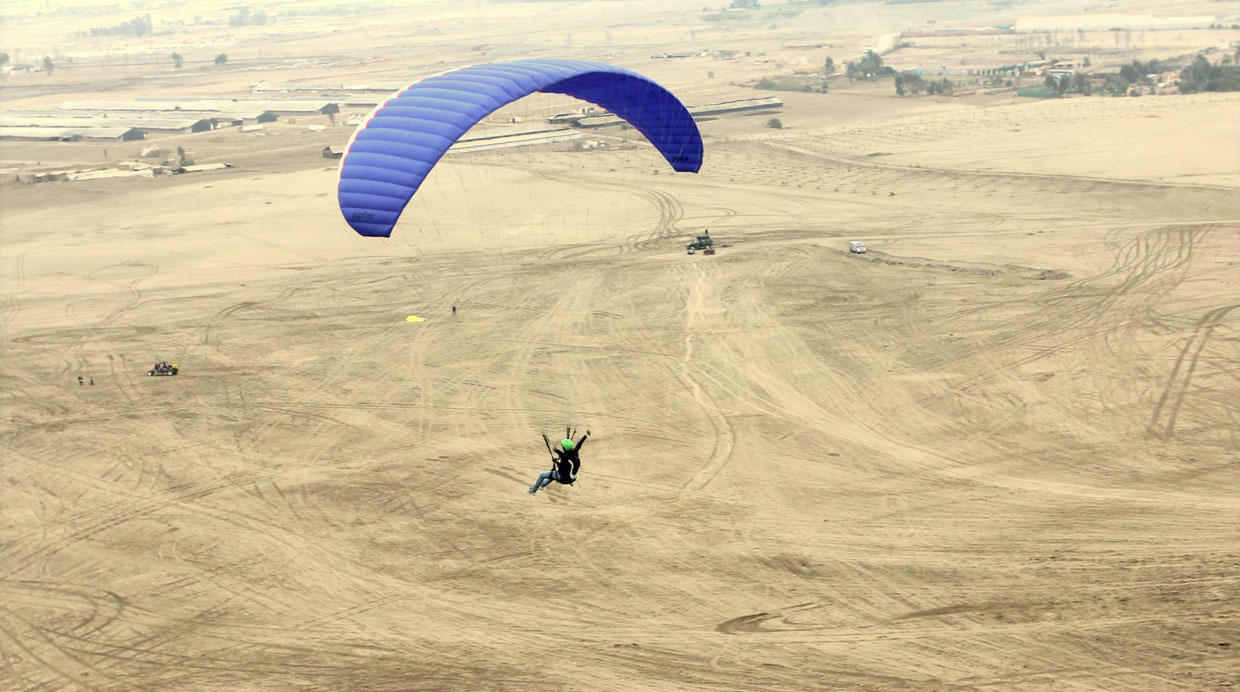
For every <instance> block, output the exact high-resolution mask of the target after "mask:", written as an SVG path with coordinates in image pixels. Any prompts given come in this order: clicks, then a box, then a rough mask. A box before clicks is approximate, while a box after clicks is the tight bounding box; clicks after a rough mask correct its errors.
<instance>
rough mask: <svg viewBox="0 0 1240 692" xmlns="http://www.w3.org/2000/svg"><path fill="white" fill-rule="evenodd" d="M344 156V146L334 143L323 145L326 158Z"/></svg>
mask: <svg viewBox="0 0 1240 692" xmlns="http://www.w3.org/2000/svg"><path fill="white" fill-rule="evenodd" d="M342 156H344V147H338V146H336V145H334V144H333V145H331V146H326V147H323V158H325V159H338V158H340V157H342Z"/></svg>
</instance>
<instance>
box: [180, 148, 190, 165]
mask: <svg viewBox="0 0 1240 692" xmlns="http://www.w3.org/2000/svg"><path fill="white" fill-rule="evenodd" d="M177 164H178V165H180V166H192V165H194V160H193V159H191V158H190V157H189V154H187V153H185V147H177Z"/></svg>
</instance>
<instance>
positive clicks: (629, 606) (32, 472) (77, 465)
mask: <svg viewBox="0 0 1240 692" xmlns="http://www.w3.org/2000/svg"><path fill="white" fill-rule="evenodd" d="M1055 7H1057V6H1055ZM1052 9H1054V8H1052ZM512 11H514V12H515V11H518V10H512ZM520 11H532V10H529V8H528V7H526V8H521V9H520ZM838 11H840V12H843V11H844V10H842V9H841V10H838ZM899 11H912V10H899ZM557 31H558V29H557ZM633 31H635V32H636V29H634V30H633ZM619 33H620V32H619V30H617V35H619ZM617 42H619V38H618V37H617ZM616 50H617V51H619V50H621V49H620V48H619V47H617V48H616ZM634 50H637V49H634ZM641 50H642V51H645V48H644V47H642V48H641ZM634 54H635V55H636V53H634ZM660 69H662V68H660ZM64 79H67V80H68V79H72V77H71V76H69V77H64ZM233 79H235V80H238V82H239V83H240V82H241V81H244V80H245V79H247V77H245V76H235V77H233ZM251 81H252V80H251ZM668 81H669V82H670V81H674V79H669V80H668ZM686 81H687V80H686ZM23 88H24V87H23ZM203 88H204V89H205V88H206V87H203ZM695 89H696V92H695V93H699V94H703V95H706V94H709V93H710V90H711V89H716V90H718V91H720V92H721V93H727V90H726V89H725V88H724V87H707V86H700V87H695ZM23 93H26V92H23ZM109 96H111V95H109ZM30 98H32V99H33V98H35V97H34V96H31V97H30ZM824 98H825V99H830V100H828V101H822V100H816V101H815V100H814V99H824ZM54 100H55V99H53V101H54ZM824 103H825V104H827V105H825V106H824V105H822V104H824ZM1238 116H1240V98H1237V96H1236V95H1234V94H1232V95H1198V96H1185V97H1175V98H1171V97H1166V98H1163V97H1159V98H1156V99H1155V98H1146V99H1077V100H1075V101H1067V100H1065V101H1055V102H1039V103H1032V102H1024V103H1017V102H1010V103H1009V102H1003V103H998V102H996V103H988V104H981V105H978V104H973V103H962V100H961V99H955V100H952V99H945V100H932V99H923V100H920V101H916V102H911V101H897V100H895V99H893V98H889V97H880V96H879V94H878V93H877V91H867V90H865V89H863V88H857V89H855V90H852V91H849V90H847V89H844V90H842V93H840V94H832V95H829V96H823V95H809V94H806V95H796V94H793V95H789V97H788V98H787V106H786V107H785V109H784V111H783V112H782V113H781V114H780V117H781V118H782V119H783V120H784V122H785V124H786V125H787V126H788V127H787V128H786V129H783V130H768V129H763V128H761V127H760V123H759V121H758V120H755V119H754V118H753V117H750V118H745V117H743V116H728V117H721V118H718V119H715V120H708V121H705V122H703V123H702V130H703V133H704V136H705V138H706V141H707V163H706V165H705V167H704V168H703V170H702V172H701V174H699V175H696V176H692V175H681V174H677V175H671V174H670V172H669V171H666V170H664V169H663V166H662V165H661V162H660V161H659V160H658V159H657V155H656V154H655V153H654V152H653V151H652V150H650V149H649V148H648V147H647V148H643V147H641V146H634V147H632V148H614V149H610V150H601V151H582V152H570V151H536V150H520V151H516V150H514V151H505V152H498V153H490V154H485V155H473V156H461V157H455V158H453V157H450V158H448V159H445V161H444V162H443V163H442V164H441V169H440V170H438V171H437V172H436V174H435V176H433V177H432V178H431V180H430V181H428V185H427V187H426V188H424V190H423V192H422V193H420V197H419V199H418V200H415V203H414V204H413V205H411V206H410V207H409V210H408V212H407V213H406V218H405V219H403V220H402V222H401V225H399V226H398V227H397V230H396V233H395V234H394V236H393V238H392V239H390V240H376V239H364V238H360V237H357V236H355V235H354V234H353V233H352V232H351V231H350V230H349V229H348V228H347V226H345V224H344V223H343V222H342V220H341V219H340V216H339V211H338V209H337V207H336V199H335V176H336V173H335V168H334V166H335V164H334V162H331V161H326V160H324V159H322V158H320V157H319V153H318V150H319V148H321V146H322V142H321V141H319V140H318V139H314V137H318V135H314V136H311V137H308V138H305V139H296V140H292V141H290V142H288V143H287V145H281V146H280V147H276V148H268V149H261V148H260V149H254V150H252V151H251V150H245V149H243V148H234V149H233V150H231V151H230V154H229V155H230V156H232V158H231V159H230V160H231V161H233V162H234V163H236V164H237V168H235V169H231V170H226V171H219V172H212V173H203V174H197V175H183V176H175V177H172V178H166V179H159V178H156V179H143V180H132V179H130V180H103V181H91V182H79V183H66V184H49V185H35V186H27V185H17V184H15V183H9V182H5V183H3V187H2V188H0V195H2V198H0V199H2V202H3V210H4V216H3V222H2V224H0V230H2V233H3V235H2V242H0V280H2V290H0V295H2V298H3V299H2V302H0V306H2V307H0V325H2V327H0V338H2V342H0V343H2V349H3V356H2V357H0V378H2V380H0V382H2V383H3V386H2V387H0V456H3V460H4V461H3V464H2V465H0V592H2V593H3V597H2V598H0V688H3V689H13V690H76V689H86V690H133V689H171V690H201V689H235V690H283V689H333V690H414V689H418V690H422V689H426V690H436V689H442V690H462V689H530V690H561V689H562V690H583V689H600V690H603V689H605V690H649V689H702V690H704V689H727V690H803V689H832V690H835V689H839V690H1133V691H1145V690H1214V689H1226V688H1228V687H1232V686H1235V685H1237V684H1240V675H1238V674H1237V666H1236V653H1235V649H1236V647H1237V646H1240V608H1238V607H1237V604H1236V598H1235V596H1236V593H1237V586H1238V585H1240V584H1238V582H1240V578H1238V573H1240V496H1238V495H1237V492H1236V490H1237V488H1238V487H1240V483H1238V481H1240V478H1238V477H1237V461H1238V459H1237V450H1238V449H1240V440H1238V439H1237V431H1238V430H1240V380H1238V379H1237V374H1236V373H1237V365H1238V364H1240V309H1238V308H1240V302H1238V301H1237V295H1240V187H1237V186H1238V185H1240V177H1237V171H1240V165H1238V163H1240V162H1238V161H1237V151H1238V150H1237V149H1236V148H1235V147H1227V146H1218V141H1219V138H1220V137H1222V138H1223V141H1227V140H1226V138H1227V136H1228V135H1229V134H1231V135H1233V136H1234V135H1235V132H1236V129H1235V123H1236V122H1237V118H1238ZM762 117H765V116H762ZM1100 122H1110V123H1112V124H1113V126H1112V127H1111V128H1107V127H1105V126H1100V125H1099V123H1100ZM1048 123H1053V124H1054V126H1053V127H1052V126H1050V125H1049V124H1048ZM1227 123H1230V124H1231V125H1230V132H1229V130H1228V125H1227ZM1014 127H1015V128H1021V129H1022V130H1023V131H1022V132H1021V133H1011V132H1010V130H1011V129H1013V128H1014ZM1064 132H1068V133H1070V135H1069V139H1068V142H1067V144H1066V145H1065V143H1064V139H1063V135H1064ZM1172 134H1174V136H1175V137H1176V138H1177V143H1176V145H1175V146H1167V145H1165V144H1151V140H1153V141H1154V142H1165V139H1166V138H1168V137H1169V136H1171V135H1172ZM333 136H335V137H337V138H339V137H340V135H339V134H336V135H333ZM193 137H195V138H198V139H192V138H190V139H185V140H184V141H190V142H200V143H201V144H198V145H197V146H198V147H199V148H200V150H202V151H207V150H209V149H210V147H212V146H215V147H218V148H219V150H220V151H225V150H227V147H228V146H231V145H229V144H228V142H229V141H232V140H229V139H226V138H225V135H223V134H218V133H212V134H209V135H194V136H193ZM213 138H214V139H213ZM277 139H278V137H277V135H273V141H276V140H277ZM171 141H181V140H171ZM1233 142H1234V140H1233ZM139 144H140V143H139ZM49 146H51V145H24V144H23V145H6V147H7V148H6V149H3V150H2V151H0V153H2V154H3V157H4V158H5V159H6V160H10V161H12V160H19V159H25V158H29V157H30V156H31V155H32V154H31V152H43V151H52V150H51V149H47V147H49ZM95 147H97V145H82V146H81V147H77V148H70V149H63V150H56V151H53V154H52V155H57V156H64V157H65V158H66V160H71V159H73V158H74V157H83V156H86V155H87V154H89V153H90V152H93V151H96V149H95ZM59 151H63V152H68V153H63V154H62V153H57V152H59ZM39 155H42V154H39ZM703 227H709V228H710V229H711V233H712V235H714V236H715V238H716V242H719V243H728V244H729V245H731V247H727V248H722V249H720V250H719V254H718V255H716V256H714V257H705V256H702V255H700V254H699V255H695V256H691V257H690V256H686V255H685V254H684V250H683V243H684V241H685V240H686V239H687V238H689V237H691V236H692V235H693V234H694V233H695V232H698V231H699V230H700V229H701V228H703ZM853 239H861V240H865V241H867V242H868V243H869V244H870V246H871V248H872V250H873V251H872V252H871V253H869V254H867V255H865V256H853V255H849V254H848V253H847V252H846V248H847V241H849V240H853ZM452 305H457V306H459V308H460V313H459V315H458V316H457V317H456V318H453V317H452V315H451V312H450V306H452ZM410 314H417V315H420V316H422V317H425V318H427V321H426V322H423V323H418V324H410V323H407V322H406V321H405V317H406V315H410ZM157 359H167V360H170V361H175V362H177V363H179V365H180V367H181V369H182V374H181V375H179V376H178V377H175V378H153V377H146V376H145V371H146V370H148V369H149V368H150V366H151V363H152V362H153V361H155V360H157ZM79 375H81V376H85V377H92V376H93V379H94V381H95V383H96V384H95V386H93V387H92V386H78V384H77V382H76V378H77V376H79ZM565 424H571V425H575V426H577V427H578V428H579V429H582V430H584V429H585V428H587V427H588V428H590V429H591V430H592V431H593V433H594V437H592V438H591V440H590V441H589V443H587V445H586V447H585V450H584V452H583V459H584V466H583V470H582V475H581V482H580V483H579V484H578V485H577V486H576V487H571V488H570V487H564V486H558V485H556V486H552V487H550V488H548V489H547V490H546V491H544V492H543V493H539V494H538V495H537V496H534V497H531V496H529V495H527V494H526V493H525V489H526V488H527V487H528V485H529V484H530V483H531V482H532V481H533V479H534V477H535V476H536V475H537V474H538V473H539V472H541V471H543V470H545V467H546V466H547V462H546V457H545V454H546V452H545V450H544V449H543V444H542V441H541V439H539V432H540V431H547V432H548V433H554V432H555V431H557V430H560V429H562V428H563V426H564V425H565Z"/></svg>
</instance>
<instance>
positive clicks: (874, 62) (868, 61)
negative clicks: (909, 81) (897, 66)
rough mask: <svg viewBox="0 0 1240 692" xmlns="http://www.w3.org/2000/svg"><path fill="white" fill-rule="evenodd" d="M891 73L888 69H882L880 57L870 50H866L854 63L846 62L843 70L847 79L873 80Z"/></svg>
mask: <svg viewBox="0 0 1240 692" xmlns="http://www.w3.org/2000/svg"><path fill="white" fill-rule="evenodd" d="M892 71H893V70H891V68H889V67H888V68H885V69H884V66H883V58H882V56H881V55H879V54H878V53H875V52H874V51H872V50H867V51H866V52H865V55H863V56H861V59H860V60H857V61H856V62H853V61H851V60H850V61H848V63H847V67H846V68H845V70H844V72H845V74H847V75H848V77H849V79H874V78H875V77H877V76H878V75H880V74H887V73H889V72H892Z"/></svg>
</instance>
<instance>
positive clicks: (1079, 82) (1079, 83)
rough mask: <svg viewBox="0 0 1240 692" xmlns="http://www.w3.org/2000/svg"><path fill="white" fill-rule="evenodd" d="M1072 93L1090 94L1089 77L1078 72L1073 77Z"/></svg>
mask: <svg viewBox="0 0 1240 692" xmlns="http://www.w3.org/2000/svg"><path fill="white" fill-rule="evenodd" d="M1072 91H1075V92H1076V93H1078V94H1088V93H1089V77H1086V76H1085V75H1084V73H1081V72H1077V73H1076V74H1074V75H1072Z"/></svg>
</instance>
